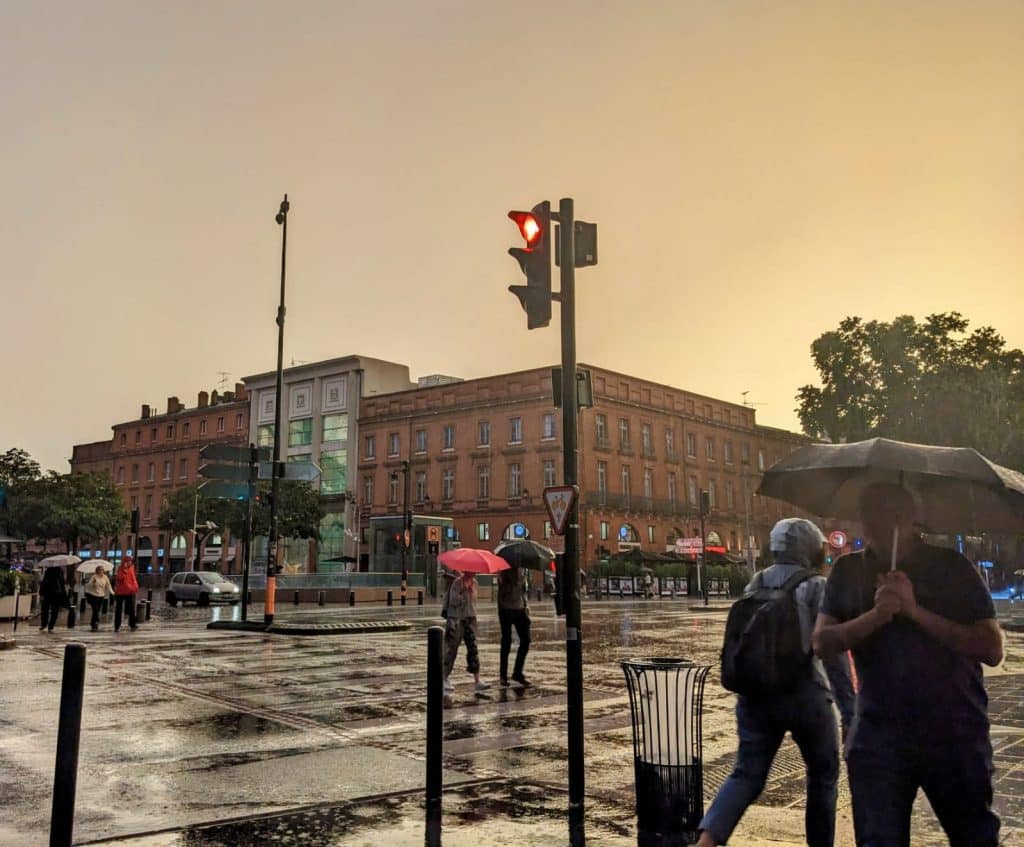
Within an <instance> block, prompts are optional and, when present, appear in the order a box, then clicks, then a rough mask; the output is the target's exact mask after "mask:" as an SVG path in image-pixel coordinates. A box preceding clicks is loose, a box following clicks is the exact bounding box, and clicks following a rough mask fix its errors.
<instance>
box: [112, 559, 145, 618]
mask: <svg viewBox="0 0 1024 847" xmlns="http://www.w3.org/2000/svg"><path fill="white" fill-rule="evenodd" d="M138 593H139V580H138V578H137V577H136V576H135V560H134V559H132V557H131V556H125V557H124V560H123V561H122V562H121V566H120V567H119V568H118V569H117V576H116V578H115V580H114V632H117V631H118V630H119V629H121V610H122V609H123V608H124V607H125V606H127V607H128V626H130V627H131V628H132V630H135V629H136V623H135V595H136V594H138Z"/></svg>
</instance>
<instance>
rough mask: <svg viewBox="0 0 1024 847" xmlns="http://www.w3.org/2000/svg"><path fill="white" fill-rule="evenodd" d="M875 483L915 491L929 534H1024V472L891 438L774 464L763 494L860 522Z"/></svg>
mask: <svg viewBox="0 0 1024 847" xmlns="http://www.w3.org/2000/svg"><path fill="white" fill-rule="evenodd" d="M875 482H890V483H897V484H900V485H903V486H904V487H905V488H907V489H909V490H910V491H911V492H913V494H914V496H915V499H916V500H917V505H918V510H919V512H918V520H919V522H920V524H921V526H922V528H923V529H926V530H928V531H931V532H940V533H950V532H972V533H973V532H980V531H989V532H1024V474H1021V473H1020V472H1019V471H1015V470H1011V469H1010V468H1004V467H1001V466H1000V465H997V464H995V463H994V462H991V461H989V460H988V459H986V458H985V457H984V456H982V455H981V453H979V452H978V451H977V450H974V449H972V448H970V447H934V446H931V445H926V444H908V443H906V442H903V441H891V440H889V439H887V438H872V439H869V440H868V441H857V442H854V443H852V444H810V445H808V446H806V447H801V448H800V449H799V450H796V451H794V452H793V453H791V454H790V455H788V456H787V457H786V458H785V459H783V460H782V461H780V462H777V463H776V464H775V465H772V467H771V468H769V469H768V471H766V472H765V475H764V477H763V478H762V480H761V485H760V486H759V487H758V490H757V491H758V494H761V495H763V496H765V497H774V498H776V499H778V500H785V501H786V502H787V503H792V504H793V505H794V506H798V507H800V508H801V509H805V510H806V511H808V512H810V513H812V514H814V515H820V516H822V517H834V518H845V519H848V520H859V517H860V515H859V500H860V494H861V492H862V491H863V490H864V488H865V487H866V486H868V485H870V484H872V483H875Z"/></svg>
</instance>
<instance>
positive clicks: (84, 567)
mask: <svg viewBox="0 0 1024 847" xmlns="http://www.w3.org/2000/svg"><path fill="white" fill-rule="evenodd" d="M100 565H102V566H103V567H104V568H106V569H107V570H108V571H110V572H111V573H113V572H114V566H113V565H112V564H110V562H108V561H107V560H106V559H88V560H86V561H84V562H82V564H80V565H79V566H78V567H77V568H75V570H76V571H78V573H93V572H95V570H96V568H98V567H99V566H100Z"/></svg>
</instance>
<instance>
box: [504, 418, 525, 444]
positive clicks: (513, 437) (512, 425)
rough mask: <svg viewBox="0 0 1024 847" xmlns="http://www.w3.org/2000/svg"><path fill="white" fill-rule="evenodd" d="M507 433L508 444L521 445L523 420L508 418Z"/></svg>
mask: <svg viewBox="0 0 1024 847" xmlns="http://www.w3.org/2000/svg"><path fill="white" fill-rule="evenodd" d="M508 426H509V433H508V442H509V444H522V442H523V419H522V418H509V419H508Z"/></svg>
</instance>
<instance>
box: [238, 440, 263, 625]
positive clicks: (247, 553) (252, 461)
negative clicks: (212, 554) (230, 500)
mask: <svg viewBox="0 0 1024 847" xmlns="http://www.w3.org/2000/svg"><path fill="white" fill-rule="evenodd" d="M259 462H260V451H259V450H258V449H257V448H256V445H255V444H250V445H249V497H248V498H247V499H248V501H249V502H248V503H246V504H245V505H246V514H245V545H244V546H243V548H242V620H243V621H247V620H249V566H250V564H251V563H252V501H253V500H254V499H255V498H256V475H257V474H258V473H259Z"/></svg>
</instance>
